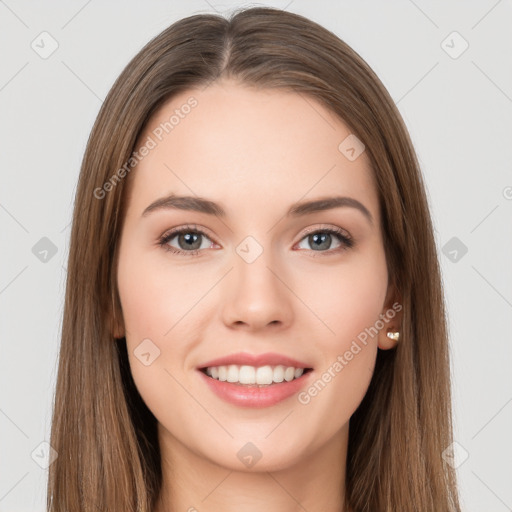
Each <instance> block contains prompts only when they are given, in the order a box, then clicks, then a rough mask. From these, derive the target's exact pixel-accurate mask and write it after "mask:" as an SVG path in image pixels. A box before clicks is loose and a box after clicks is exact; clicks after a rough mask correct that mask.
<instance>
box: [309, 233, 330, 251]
mask: <svg viewBox="0 0 512 512" xmlns="http://www.w3.org/2000/svg"><path fill="white" fill-rule="evenodd" d="M309 238H310V241H311V240H313V243H312V246H313V248H314V249H315V250H316V249H318V248H320V249H328V248H329V246H330V245H331V243H330V242H331V235H330V234H328V233H315V234H314V235H310V237H309ZM319 239H322V241H320V243H317V242H318V241H319ZM326 239H327V240H328V242H329V243H327V244H325V240H326Z"/></svg>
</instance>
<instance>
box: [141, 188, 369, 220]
mask: <svg viewBox="0 0 512 512" xmlns="http://www.w3.org/2000/svg"><path fill="white" fill-rule="evenodd" d="M341 207H350V208H355V209H357V210H359V211H360V212H361V213H362V214H363V215H364V216H365V217H366V219H367V220H368V221H369V222H370V224H373V217H372V214H371V213H370V211H369V210H368V208H366V206H364V204H362V203H361V202H359V201H358V200H357V199H354V198H352V197H344V196H334V197H325V198H321V199H315V200H312V201H302V202H298V203H295V204H293V205H292V206H291V207H290V208H289V209H288V211H287V213H286V216H287V217H302V216H304V215H309V214H312V213H317V212H322V211H326V210H332V209H334V208H341ZM168 209H176V210H189V211H195V212H200V213H205V214H207V215H215V216H216V217H219V218H226V216H227V215H226V211H225V210H224V209H223V208H222V206H220V205H219V204H217V203H215V202H213V201H210V200H208V199H204V198H202V197H197V196H177V195H175V194H170V195H169V196H167V197H162V198H160V199H157V200H156V201H154V202H153V203H151V204H150V205H149V206H148V207H147V208H146V209H145V210H144V211H143V212H142V217H146V216H147V215H149V214H150V213H151V212H154V211H157V210H168Z"/></svg>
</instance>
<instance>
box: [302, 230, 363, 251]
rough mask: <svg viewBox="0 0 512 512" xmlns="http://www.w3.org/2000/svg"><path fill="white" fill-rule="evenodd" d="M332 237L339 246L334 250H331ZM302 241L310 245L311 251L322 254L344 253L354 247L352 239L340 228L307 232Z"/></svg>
mask: <svg viewBox="0 0 512 512" xmlns="http://www.w3.org/2000/svg"><path fill="white" fill-rule="evenodd" d="M333 236H334V238H335V239H336V240H337V241H338V243H339V246H338V247H337V248H334V249H332V248H331V246H332V242H333ZM302 240H305V241H306V242H307V243H309V244H310V246H311V247H313V249H311V250H312V251H315V252H322V253H326V252H327V253H333V252H339V251H344V250H346V249H350V248H351V247H353V246H354V241H353V239H352V238H351V237H350V236H349V234H348V233H347V232H346V231H344V230H342V229H340V228H324V229H315V230H309V231H308V233H307V235H306V236H305V237H304V238H302ZM302 240H301V242H302ZM323 249H327V250H323Z"/></svg>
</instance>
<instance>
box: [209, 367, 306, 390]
mask: <svg viewBox="0 0 512 512" xmlns="http://www.w3.org/2000/svg"><path fill="white" fill-rule="evenodd" d="M303 373H304V368H294V367H293V366H288V367H286V366H282V365H278V366H260V367H258V368H256V367H254V366H246V365H242V366H239V365H237V364H231V365H229V366H211V367H208V368H207V369H206V374H207V375H209V376H210V377H212V378H214V379H216V380H220V381H223V382H232V383H237V384H246V385H250V384H257V385H259V386H265V385H270V384H272V383H273V382H275V383H279V382H283V381H284V380H285V381H286V382H290V381H292V380H294V379H298V378H299V377H300V376H301V375H302V374H303Z"/></svg>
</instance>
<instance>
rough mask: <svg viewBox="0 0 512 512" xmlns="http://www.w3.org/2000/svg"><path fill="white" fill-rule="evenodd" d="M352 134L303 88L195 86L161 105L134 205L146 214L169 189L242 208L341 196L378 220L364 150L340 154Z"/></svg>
mask: <svg viewBox="0 0 512 512" xmlns="http://www.w3.org/2000/svg"><path fill="white" fill-rule="evenodd" d="M347 137H348V139H347ZM351 137H354V136H353V134H351V131H350V128H349V127H348V126H347V125H346V124H345V123H344V122H343V121H342V120H340V119H339V118H338V117H337V116H335V115H334V114H333V113H332V112H331V111H329V110H328V109H326V108H325V107H324V106H323V105H321V104H320V103H319V102H318V101H316V100H315V99H313V98H312V97H309V96H305V95H303V94H299V93H295V92H290V91H286V90H282V89H256V88H254V87H248V86H246V85H240V84H239V83H236V82H234V81H230V80H222V81H220V82H215V83H214V84H212V85H210V86H209V87H207V88H205V89H190V90H187V91H184V92H181V93H180V94H179V95H176V96H174V97H173V98H171V99H170V100H168V101H167V102H166V103H165V104H164V105H163V106H162V107H160V109H159V110H158V111H157V112H156V113H155V114H154V115H153V116H152V118H151V119H150V121H149V123H148V125H147V126H146V129H145V131H144V133H143V134H142V136H141V137H140V138H139V142H138V147H142V146H144V145H146V146H148V147H151V149H150V150H149V151H148V152H147V154H146V156H144V157H143V158H141V160H140V161H139V163H138V164H137V166H136V168H135V170H134V171H133V173H132V174H133V176H131V178H130V179H131V180H133V183H132V187H131V189H132V194H131V196H132V197H131V200H130V204H133V205H134V206H135V207H136V208H137V209H138V210H140V211H142V209H143V208H144V207H145V206H147V204H146V203H147V202H148V201H152V200H155V199H157V198H158V197H161V196H163V195H165V194H169V193H176V194H183V195H185V194H186V195H199V196H202V197H208V198H211V199H213V200H216V201H219V202H221V203H224V204H225V205H226V208H225V209H226V210H227V212H228V214H230V213H233V214H235V213H236V211H240V210H241V209H242V210H243V209H247V207H248V203H247V201H248V200H249V199H250V200H251V205H250V206H251V207H252V208H254V207H255V206H258V207H261V208H266V207H267V206H270V205H273V204H284V206H287V205H288V204H291V203H294V202H296V201H299V200H301V199H308V198H316V197H320V196H324V195H332V194H333V193H336V194H340V195H350V196H352V197H355V198H356V199H359V200H365V203H366V204H367V206H368V208H369V209H370V210H371V211H372V213H373V215H374V217H377V216H378V211H377V210H378V208H377V201H378V199H377V195H376V190H375V187H374V183H373V176H372V172H373V171H372V170H371V168H370V165H369V161H368V159H367V157H366V155H365V153H364V152H363V153H362V154H361V155H360V156H359V157H358V158H356V159H355V160H354V159H349V158H347V156H346V154H345V153H343V151H341V150H340V144H341V148H342V149H343V148H344V147H345V146H346V142H344V141H347V140H348V141H351V140H352V139H351ZM356 149H358V148H356ZM256 202H257V203H258V204H256ZM139 203H140V204H139Z"/></svg>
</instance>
